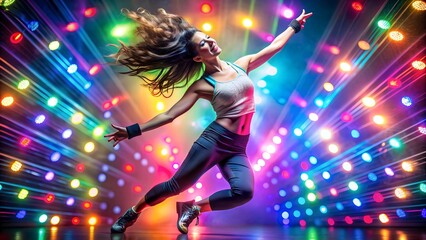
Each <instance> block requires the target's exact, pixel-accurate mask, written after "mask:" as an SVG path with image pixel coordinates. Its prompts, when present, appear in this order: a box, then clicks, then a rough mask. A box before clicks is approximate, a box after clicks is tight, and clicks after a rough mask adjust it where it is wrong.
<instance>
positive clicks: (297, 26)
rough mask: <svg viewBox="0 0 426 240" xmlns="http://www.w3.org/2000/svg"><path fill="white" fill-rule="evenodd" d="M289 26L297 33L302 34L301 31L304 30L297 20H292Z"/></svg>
mask: <svg viewBox="0 0 426 240" xmlns="http://www.w3.org/2000/svg"><path fill="white" fill-rule="evenodd" d="M288 26H289V27H291V28H293V29H294V32H295V33H298V32H300V30H301V29H302V25H300V22H299V21H297V20H296V19H293V20H291V22H290V24H289V25H288Z"/></svg>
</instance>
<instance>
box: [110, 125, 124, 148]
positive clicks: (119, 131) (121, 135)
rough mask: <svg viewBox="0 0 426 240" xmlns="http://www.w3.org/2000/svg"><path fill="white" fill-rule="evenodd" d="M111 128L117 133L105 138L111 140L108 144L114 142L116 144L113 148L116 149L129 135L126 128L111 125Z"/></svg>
mask: <svg viewBox="0 0 426 240" xmlns="http://www.w3.org/2000/svg"><path fill="white" fill-rule="evenodd" d="M111 126H112V127H113V128H115V129H116V130H117V131H115V132H114V133H110V134H107V135H105V136H104V137H106V138H109V139H108V142H111V141H114V144H113V145H112V146H113V147H115V146H116V145H117V144H118V143H119V142H121V141H123V140H124V139H127V138H128V137H129V135H128V134H127V130H126V128H125V127H121V126H118V125H115V124H111Z"/></svg>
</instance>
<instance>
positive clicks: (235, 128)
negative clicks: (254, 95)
mask: <svg viewBox="0 0 426 240" xmlns="http://www.w3.org/2000/svg"><path fill="white" fill-rule="evenodd" d="M253 114H254V113H248V114H246V115H243V116H241V117H236V118H219V119H216V122H217V123H219V124H220V125H222V126H223V127H224V128H226V129H228V130H229V131H231V132H234V133H236V134H239V135H248V134H250V124H251V119H252V118H253Z"/></svg>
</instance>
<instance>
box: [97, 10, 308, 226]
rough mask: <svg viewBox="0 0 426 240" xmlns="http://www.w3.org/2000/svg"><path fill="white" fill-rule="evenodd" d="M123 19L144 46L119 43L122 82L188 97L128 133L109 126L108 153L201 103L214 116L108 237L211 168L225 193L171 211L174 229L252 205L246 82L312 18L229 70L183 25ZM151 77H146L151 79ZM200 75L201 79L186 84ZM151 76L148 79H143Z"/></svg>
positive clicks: (171, 18) (153, 18)
mask: <svg viewBox="0 0 426 240" xmlns="http://www.w3.org/2000/svg"><path fill="white" fill-rule="evenodd" d="M124 13H125V14H126V15H127V16H128V17H129V18H131V19H133V20H134V21H135V22H136V23H137V24H138V27H137V31H136V32H137V34H138V35H139V36H140V37H141V38H142V41H141V42H139V43H137V44H136V45H134V46H126V45H125V44H123V43H121V46H117V47H118V48H119V50H118V52H117V53H116V54H113V57H114V58H115V59H116V61H117V62H118V63H120V64H122V65H124V66H127V67H128V68H129V71H128V72H127V73H128V74H130V75H132V76H138V77H140V78H141V79H142V80H143V82H144V85H145V86H147V87H148V88H149V89H150V91H151V92H152V94H153V95H155V96H159V95H163V96H166V97H167V96H170V95H171V94H172V93H173V91H174V89H175V88H178V87H183V86H188V85H189V87H188V89H187V90H186V92H185V93H184V95H183V96H182V98H181V99H180V100H179V101H177V102H176V103H175V104H174V105H173V106H172V107H171V108H170V109H169V110H167V111H166V112H164V113H161V114H159V115H157V116H155V117H154V118H152V119H151V120H149V121H147V122H145V123H141V124H137V123H136V124H133V125H130V126H127V127H123V126H119V125H115V124H111V125H112V127H113V128H114V129H115V130H116V131H115V132H113V133H110V134H107V135H105V137H107V138H108V142H110V141H113V142H114V144H113V146H116V145H117V144H118V143H120V142H121V141H123V140H125V139H131V138H133V137H136V136H138V135H141V134H142V133H144V132H146V131H150V130H153V129H156V128H158V127H160V126H163V125H165V124H167V123H170V122H172V121H173V120H174V119H175V118H177V117H179V116H180V115H182V114H184V113H185V112H187V111H188V110H189V109H190V108H191V107H192V106H193V105H194V104H195V102H196V101H197V100H198V99H200V98H203V99H206V100H208V101H210V102H211V104H212V106H213V109H214V110H215V112H216V119H215V121H213V122H212V123H211V124H210V125H209V126H208V127H207V128H206V129H205V130H204V132H203V133H202V134H201V136H200V137H199V138H198V140H196V141H195V142H194V144H193V146H192V148H191V149H190V151H189V153H188V155H187V156H186V158H185V159H184V161H183V162H182V164H181V166H180V168H179V169H178V170H177V171H176V173H175V174H174V176H173V177H172V178H171V179H169V180H168V181H165V182H162V183H159V184H158V185H156V186H154V187H153V188H151V189H150V190H149V191H148V192H147V193H146V195H145V196H143V197H142V198H141V199H140V201H139V202H138V203H137V204H136V205H134V206H133V207H131V208H129V209H128V210H127V211H126V212H125V213H124V214H123V215H122V216H121V217H119V218H118V220H117V221H116V222H115V223H114V224H113V225H112V227H111V232H113V233H122V232H124V231H125V230H126V228H127V227H129V226H131V225H133V224H134V223H135V222H136V220H137V218H138V217H139V215H140V213H141V211H142V210H143V209H145V208H147V207H150V206H154V205H157V204H159V203H160V202H162V201H164V200H166V199H167V198H169V197H171V196H175V195H178V194H179V193H181V192H182V191H185V190H186V189H188V188H189V187H191V186H192V185H193V184H195V183H196V182H197V180H198V179H199V178H200V177H201V176H202V175H203V174H204V173H205V172H206V171H208V170H209V169H210V168H212V167H213V166H218V167H219V169H220V171H221V173H222V175H223V177H224V179H226V181H228V183H229V185H230V189H228V190H222V191H218V192H216V193H213V194H212V195H211V196H209V197H208V198H205V199H202V200H200V201H198V202H194V201H193V200H192V201H188V202H178V203H177V204H176V207H177V213H178V220H177V227H178V229H179V231H180V232H181V233H184V234H186V233H188V227H189V225H190V224H191V222H192V221H193V220H194V219H195V218H197V224H198V216H199V215H200V213H202V212H208V211H215V210H225V209H231V208H234V207H237V206H240V205H242V204H244V203H246V202H248V201H249V200H250V199H251V198H252V197H253V188H254V179H253V172H252V169H251V166H250V162H249V160H248V159H247V155H246V146H247V142H248V140H249V136H250V124H251V120H252V117H253V114H254V112H255V102H254V96H253V93H254V86H253V83H252V81H251V80H250V79H249V77H248V76H247V74H248V73H249V72H250V71H252V70H254V69H256V68H257V67H259V66H260V65H262V64H263V63H265V62H266V61H267V60H269V59H270V58H271V57H272V56H273V55H274V54H276V53H277V52H279V51H280V50H281V49H282V48H283V47H284V45H285V44H286V43H287V42H288V40H289V39H290V38H291V37H292V36H293V35H294V34H295V33H297V32H299V31H300V30H301V29H302V28H303V27H304V24H305V22H306V19H308V18H309V17H310V16H312V13H307V14H306V13H305V10H303V11H302V13H301V14H300V16H299V17H297V18H296V19H294V20H292V21H291V22H290V24H289V26H288V28H287V29H286V30H285V31H284V32H282V33H281V34H279V35H278V36H277V37H276V38H275V39H274V41H272V43H271V44H269V45H268V46H267V47H265V48H264V49H262V50H261V51H259V52H258V53H255V54H251V55H246V56H242V57H241V58H239V59H238V60H236V61H235V62H227V61H223V60H221V59H220V58H219V55H220V54H221V52H222V49H221V48H220V47H219V45H218V44H217V42H216V41H215V40H214V39H213V38H211V37H210V36H209V35H207V34H205V33H203V32H201V31H199V30H197V29H196V28H194V27H193V26H191V25H190V24H188V23H187V22H186V21H185V20H184V19H183V18H182V17H180V16H177V15H174V14H169V13H166V12H165V11H164V10H163V9H159V10H158V13H157V14H155V15H154V14H151V13H149V12H147V11H146V10H144V9H138V10H137V11H136V12H133V11H128V10H125V11H124ZM153 70H157V71H158V72H157V75H155V76H154V77H152V71H153ZM203 70H204V74H203V75H202V77H201V78H200V79H198V80H196V81H193V82H190V80H191V78H192V77H194V76H196V75H197V74H198V73H200V71H203ZM148 72H150V74H147V73H148Z"/></svg>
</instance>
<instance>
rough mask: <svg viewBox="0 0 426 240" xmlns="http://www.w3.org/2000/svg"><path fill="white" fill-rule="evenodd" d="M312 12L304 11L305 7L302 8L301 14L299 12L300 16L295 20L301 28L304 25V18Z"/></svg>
mask: <svg viewBox="0 0 426 240" xmlns="http://www.w3.org/2000/svg"><path fill="white" fill-rule="evenodd" d="M312 14H313V13H312V12H310V13H305V9H303V11H302V14H300V16H298V17H297V18H296V20H297V21H298V22H299V23H300V26H301V27H302V29H303V28H304V27H305V23H306V19H308V18H310V17H311V16H312Z"/></svg>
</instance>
